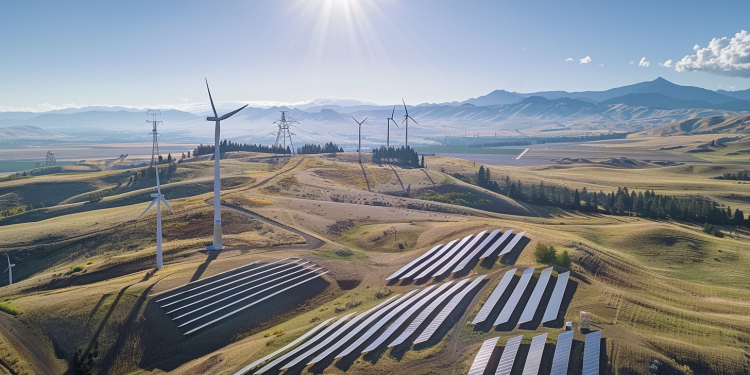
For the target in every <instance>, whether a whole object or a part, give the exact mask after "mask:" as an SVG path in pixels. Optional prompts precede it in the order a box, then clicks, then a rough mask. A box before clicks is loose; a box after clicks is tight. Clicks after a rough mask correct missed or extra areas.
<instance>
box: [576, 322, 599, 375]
mask: <svg viewBox="0 0 750 375" xmlns="http://www.w3.org/2000/svg"><path fill="white" fill-rule="evenodd" d="M601 332H602V331H596V332H591V333H589V334H587V335H586V345H585V346H584V348H583V370H582V371H581V374H582V375H598V374H599V350H600V349H599V344H600V343H601V339H602V334H601Z"/></svg>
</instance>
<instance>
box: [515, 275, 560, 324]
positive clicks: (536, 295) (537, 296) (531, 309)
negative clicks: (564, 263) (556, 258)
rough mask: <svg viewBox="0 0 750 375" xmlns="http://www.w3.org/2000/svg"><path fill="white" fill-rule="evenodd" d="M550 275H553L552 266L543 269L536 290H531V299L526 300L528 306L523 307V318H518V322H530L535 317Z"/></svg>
mask: <svg viewBox="0 0 750 375" xmlns="http://www.w3.org/2000/svg"><path fill="white" fill-rule="evenodd" d="M550 276H552V267H549V268H545V269H544V270H542V273H541V274H539V281H537V283H536V286H535V287H534V291H533V292H531V296H530V297H529V301H528V302H526V308H524V309H523V313H521V318H520V319H518V324H521V323H526V322H530V321H531V320H532V319H534V314H536V309H537V308H538V307H539V302H541V300H542V295H543V294H544V289H546V288H547V283H549V278H550Z"/></svg>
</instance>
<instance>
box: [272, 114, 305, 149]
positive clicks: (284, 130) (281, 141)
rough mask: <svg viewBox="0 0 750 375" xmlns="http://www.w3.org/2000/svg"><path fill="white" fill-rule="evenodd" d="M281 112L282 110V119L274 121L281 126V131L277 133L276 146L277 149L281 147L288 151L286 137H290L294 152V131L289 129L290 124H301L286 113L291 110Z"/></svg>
mask: <svg viewBox="0 0 750 375" xmlns="http://www.w3.org/2000/svg"><path fill="white" fill-rule="evenodd" d="M279 112H281V119H280V120H279V121H274V124H276V125H278V126H279V132H278V133H276V143H275V144H274V146H275V147H276V149H277V150H278V149H279V148H280V149H282V150H284V153H286V139H287V138H289V145H290V147H291V149H292V154H293V153H294V143H292V133H291V132H290V131H289V126H290V125H292V124H299V122H298V121H297V120H295V119H293V118H291V117H288V116H287V115H286V113H287V112H289V111H279Z"/></svg>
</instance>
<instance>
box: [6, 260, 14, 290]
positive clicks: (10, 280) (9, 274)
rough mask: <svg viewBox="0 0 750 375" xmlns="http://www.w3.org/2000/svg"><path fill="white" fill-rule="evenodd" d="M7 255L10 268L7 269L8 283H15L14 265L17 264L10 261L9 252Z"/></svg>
mask: <svg viewBox="0 0 750 375" xmlns="http://www.w3.org/2000/svg"><path fill="white" fill-rule="evenodd" d="M5 256H6V257H7V258H8V268H7V269H6V270H5V271H8V285H13V267H15V266H16V265H15V264H12V263H11V262H10V255H8V253H5Z"/></svg>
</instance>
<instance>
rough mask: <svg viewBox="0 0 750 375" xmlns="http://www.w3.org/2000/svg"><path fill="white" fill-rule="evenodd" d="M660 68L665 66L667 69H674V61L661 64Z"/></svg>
mask: <svg viewBox="0 0 750 375" xmlns="http://www.w3.org/2000/svg"><path fill="white" fill-rule="evenodd" d="M659 66H663V67H665V68H672V67H674V61H672V60H667V61H665V62H663V63H659Z"/></svg>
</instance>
